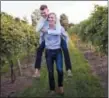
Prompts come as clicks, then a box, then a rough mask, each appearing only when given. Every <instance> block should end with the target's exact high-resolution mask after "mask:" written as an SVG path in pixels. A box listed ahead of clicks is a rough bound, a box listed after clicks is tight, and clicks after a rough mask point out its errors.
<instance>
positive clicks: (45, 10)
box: [40, 8, 49, 18]
mask: <svg viewBox="0 0 109 98" xmlns="http://www.w3.org/2000/svg"><path fill="white" fill-rule="evenodd" d="M40 13H41V16H42V17H44V18H46V17H47V16H48V14H49V10H48V9H47V8H45V9H44V10H40Z"/></svg>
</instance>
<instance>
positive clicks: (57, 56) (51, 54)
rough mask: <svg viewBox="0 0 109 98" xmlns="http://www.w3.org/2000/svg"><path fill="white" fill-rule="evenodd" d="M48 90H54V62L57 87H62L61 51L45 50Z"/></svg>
mask: <svg viewBox="0 0 109 98" xmlns="http://www.w3.org/2000/svg"><path fill="white" fill-rule="evenodd" d="M45 56H46V62H47V68H48V77H49V86H50V90H55V79H54V61H55V62H56V69H57V73H58V87H62V86H63V57H62V51H61V49H53V50H51V49H47V50H46V52H45Z"/></svg>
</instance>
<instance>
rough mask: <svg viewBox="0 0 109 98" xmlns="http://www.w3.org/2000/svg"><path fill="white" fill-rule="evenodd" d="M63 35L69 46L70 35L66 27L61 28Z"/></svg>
mask: <svg viewBox="0 0 109 98" xmlns="http://www.w3.org/2000/svg"><path fill="white" fill-rule="evenodd" d="M61 35H62V37H63V38H64V40H65V41H66V42H67V44H68V41H69V36H68V34H67V33H66V31H65V29H64V27H62V26H61Z"/></svg>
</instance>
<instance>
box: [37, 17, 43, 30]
mask: <svg viewBox="0 0 109 98" xmlns="http://www.w3.org/2000/svg"><path fill="white" fill-rule="evenodd" d="M43 25H44V19H43V18H41V19H40V20H39V21H38V24H37V26H36V32H40V31H41V29H42V27H43Z"/></svg>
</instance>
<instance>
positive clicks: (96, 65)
mask: <svg viewBox="0 0 109 98" xmlns="http://www.w3.org/2000/svg"><path fill="white" fill-rule="evenodd" d="M77 47H78V48H79V50H80V51H81V52H82V53H83V54H84V57H85V58H86V59H87V60H88V62H89V64H90V68H91V72H92V74H93V75H97V76H98V77H99V78H100V82H101V85H102V87H103V89H104V93H105V97H107V96H108V57H107V56H106V55H104V56H99V55H98V54H97V53H95V52H93V51H92V50H90V49H88V48H86V47H84V46H82V43H81V42H79V44H78V45H77Z"/></svg>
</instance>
